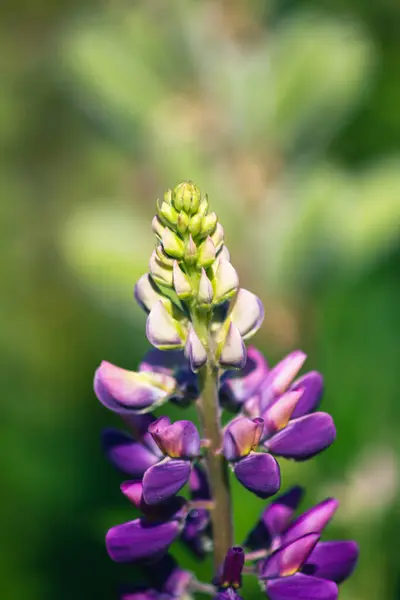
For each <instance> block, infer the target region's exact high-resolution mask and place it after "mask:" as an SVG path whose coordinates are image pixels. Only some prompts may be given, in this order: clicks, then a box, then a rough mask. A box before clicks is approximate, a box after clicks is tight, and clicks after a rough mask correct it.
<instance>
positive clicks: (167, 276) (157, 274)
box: [149, 251, 172, 287]
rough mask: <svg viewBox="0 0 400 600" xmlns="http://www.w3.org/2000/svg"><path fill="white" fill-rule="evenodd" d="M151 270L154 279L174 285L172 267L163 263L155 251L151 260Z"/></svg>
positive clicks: (170, 285) (163, 283)
mask: <svg viewBox="0 0 400 600" xmlns="http://www.w3.org/2000/svg"><path fill="white" fill-rule="evenodd" d="M149 271H150V273H151V276H152V277H153V279H154V281H156V282H157V283H160V284H161V285H166V286H168V287H172V269H170V268H168V267H166V266H164V265H162V264H161V263H160V261H159V260H158V258H157V254H156V252H155V251H154V252H153V254H152V255H151V258H150V262H149Z"/></svg>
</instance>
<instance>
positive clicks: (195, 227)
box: [189, 215, 202, 237]
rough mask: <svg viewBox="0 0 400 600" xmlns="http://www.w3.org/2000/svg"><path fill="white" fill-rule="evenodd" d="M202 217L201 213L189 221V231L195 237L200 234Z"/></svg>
mask: <svg viewBox="0 0 400 600" xmlns="http://www.w3.org/2000/svg"><path fill="white" fill-rule="evenodd" d="M201 225H202V223H201V217H199V215H194V216H193V217H192V218H191V219H190V221H189V231H190V233H191V234H192V236H193V237H196V236H198V235H199V233H200V231H201Z"/></svg>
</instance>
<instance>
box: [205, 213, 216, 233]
mask: <svg viewBox="0 0 400 600" xmlns="http://www.w3.org/2000/svg"><path fill="white" fill-rule="evenodd" d="M217 223H218V217H217V215H216V214H215V213H214V212H212V213H210V214H209V215H206V216H205V217H204V218H203V222H202V224H201V234H202V235H210V234H212V233H214V231H215V228H216V226H217Z"/></svg>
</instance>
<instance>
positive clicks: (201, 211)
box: [197, 194, 208, 218]
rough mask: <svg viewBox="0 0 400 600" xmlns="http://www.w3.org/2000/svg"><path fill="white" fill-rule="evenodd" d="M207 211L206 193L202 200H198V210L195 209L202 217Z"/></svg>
mask: <svg viewBox="0 0 400 600" xmlns="http://www.w3.org/2000/svg"><path fill="white" fill-rule="evenodd" d="M207 212H208V196H207V194H206V195H205V196H204V198H203V200H202V201H201V202H200V206H199V210H198V211H197V214H198V215H199V216H200V217H201V218H203V217H205V216H206V214H207Z"/></svg>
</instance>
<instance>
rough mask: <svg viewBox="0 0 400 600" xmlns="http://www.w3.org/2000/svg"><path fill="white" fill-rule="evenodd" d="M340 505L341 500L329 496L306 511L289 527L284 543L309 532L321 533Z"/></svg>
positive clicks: (283, 539)
mask: <svg viewBox="0 0 400 600" xmlns="http://www.w3.org/2000/svg"><path fill="white" fill-rule="evenodd" d="M338 506H339V502H338V501H337V500H336V499H335V498H327V499H326V500H324V501H323V502H320V503H319V504H317V505H316V506H313V507H312V508H310V509H309V510H307V511H306V512H304V513H303V514H302V515H300V516H299V517H298V518H297V519H296V520H295V521H294V522H293V523H292V525H291V526H290V527H289V528H288V530H287V531H286V533H285V535H284V536H283V538H282V544H288V543H289V542H292V541H293V540H295V539H297V538H299V537H302V536H304V535H306V534H308V533H320V534H321V533H322V530H323V529H324V527H326V525H327V524H328V523H329V521H330V520H331V519H332V517H333V515H334V514H335V512H336V511H337V509H338Z"/></svg>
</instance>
